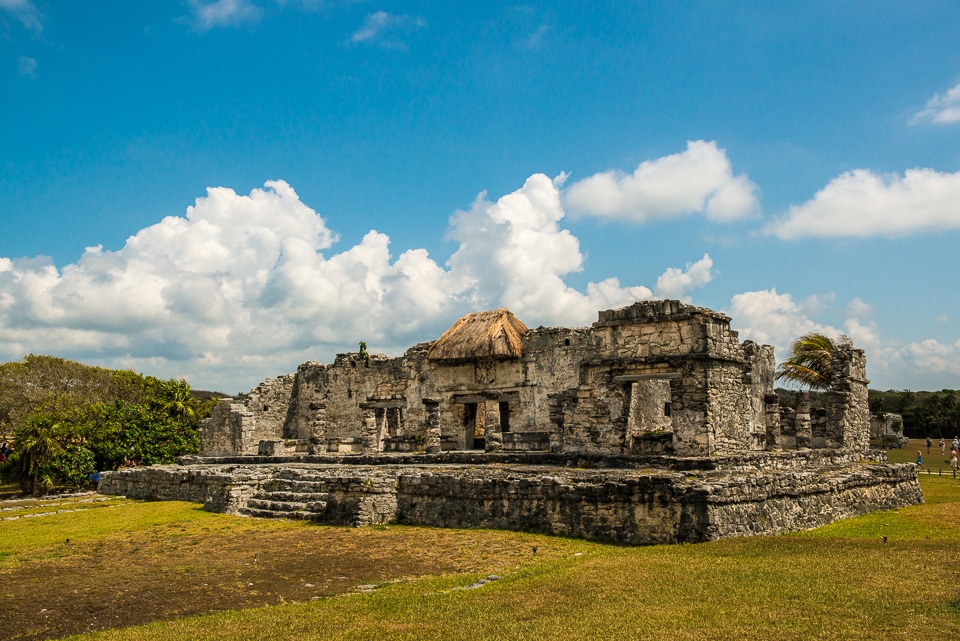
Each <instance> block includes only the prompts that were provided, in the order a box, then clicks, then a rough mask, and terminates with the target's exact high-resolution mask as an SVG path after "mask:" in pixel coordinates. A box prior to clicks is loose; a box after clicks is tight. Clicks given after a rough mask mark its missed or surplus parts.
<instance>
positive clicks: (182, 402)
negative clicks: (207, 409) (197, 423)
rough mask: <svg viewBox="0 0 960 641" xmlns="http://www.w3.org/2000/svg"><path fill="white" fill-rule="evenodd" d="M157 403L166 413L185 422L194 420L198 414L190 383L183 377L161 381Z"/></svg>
mask: <svg viewBox="0 0 960 641" xmlns="http://www.w3.org/2000/svg"><path fill="white" fill-rule="evenodd" d="M157 404H158V405H159V407H160V409H161V411H163V412H164V413H165V414H167V415H168V416H171V417H173V418H176V419H180V420H182V421H184V422H191V421H193V420H194V419H195V418H196V415H197V414H196V409H195V406H196V401H195V400H194V399H193V398H192V397H191V396H190V385H189V384H188V383H187V382H186V381H185V380H183V379H182V378H181V379H170V380H169V381H163V382H161V384H160V395H159V399H158V401H157Z"/></svg>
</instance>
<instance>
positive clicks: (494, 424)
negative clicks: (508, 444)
mask: <svg viewBox="0 0 960 641" xmlns="http://www.w3.org/2000/svg"><path fill="white" fill-rule="evenodd" d="M483 405H484V414H483V443H484V449H485V450H486V451H487V452H499V451H500V450H502V449H503V432H501V431H500V401H499V400H498V399H496V398H492V399H491V398H488V399H487V400H486V401H485V402H484V404H483Z"/></svg>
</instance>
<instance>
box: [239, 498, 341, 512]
mask: <svg viewBox="0 0 960 641" xmlns="http://www.w3.org/2000/svg"><path fill="white" fill-rule="evenodd" d="M247 507H249V508H251V509H257V510H271V511H274V512H311V513H314V514H322V513H323V511H324V510H326V509H327V502H326V501H314V500H308V501H276V500H273V499H272V498H270V497H255V498H252V499H250V500H249V501H247Z"/></svg>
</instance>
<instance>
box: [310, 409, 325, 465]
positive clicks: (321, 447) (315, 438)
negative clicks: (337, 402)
mask: <svg viewBox="0 0 960 641" xmlns="http://www.w3.org/2000/svg"><path fill="white" fill-rule="evenodd" d="M310 409H312V410H313V411H314V412H315V414H314V415H313V421H311V423H310V435H309V437H308V438H309V439H310V449H311V453H312V454H325V453H326V452H327V405H326V403H317V404H315V405H314V404H313V403H311V404H310Z"/></svg>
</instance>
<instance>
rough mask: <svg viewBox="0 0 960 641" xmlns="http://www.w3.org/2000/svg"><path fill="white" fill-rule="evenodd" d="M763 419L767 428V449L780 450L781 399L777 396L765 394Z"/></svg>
mask: <svg viewBox="0 0 960 641" xmlns="http://www.w3.org/2000/svg"><path fill="white" fill-rule="evenodd" d="M763 418H764V423H765V424H766V426H767V443H766V449H768V450H779V449H780V397H779V396H777V395H776V394H764V396H763Z"/></svg>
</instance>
